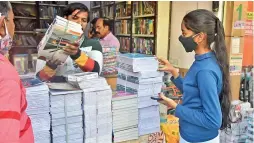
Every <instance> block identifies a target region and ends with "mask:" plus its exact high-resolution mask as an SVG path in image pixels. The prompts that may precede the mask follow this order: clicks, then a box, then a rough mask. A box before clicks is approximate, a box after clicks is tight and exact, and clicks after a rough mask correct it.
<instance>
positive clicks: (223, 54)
mask: <svg viewBox="0 0 254 143" xmlns="http://www.w3.org/2000/svg"><path fill="white" fill-rule="evenodd" d="M216 33H217V34H216V36H215V45H214V49H213V50H214V52H215V55H216V57H217V61H218V64H219V65H220V68H221V71H222V77H223V87H222V91H221V94H220V104H221V111H222V125H221V129H224V128H227V127H228V124H229V123H230V119H229V111H230V100H229V97H230V96H231V90H230V79H229V78H230V77H229V57H228V52H227V48H226V44H225V33H224V28H223V26H222V23H221V22H220V20H219V19H218V18H217V17H216Z"/></svg>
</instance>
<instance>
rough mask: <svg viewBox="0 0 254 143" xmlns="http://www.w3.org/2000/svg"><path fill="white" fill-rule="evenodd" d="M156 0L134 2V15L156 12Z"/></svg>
mask: <svg viewBox="0 0 254 143" xmlns="http://www.w3.org/2000/svg"><path fill="white" fill-rule="evenodd" d="M155 6H156V2H155V1H150V2H149V1H135V2H133V11H134V16H140V15H147V14H154V13H155V11H154V10H155Z"/></svg>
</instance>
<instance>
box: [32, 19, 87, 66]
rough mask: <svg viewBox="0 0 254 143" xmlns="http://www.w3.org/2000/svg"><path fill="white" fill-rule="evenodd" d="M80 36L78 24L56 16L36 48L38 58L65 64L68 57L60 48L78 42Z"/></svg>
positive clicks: (80, 29)
mask: <svg viewBox="0 0 254 143" xmlns="http://www.w3.org/2000/svg"><path fill="white" fill-rule="evenodd" d="M82 34H83V31H82V27H81V25H80V24H78V23H75V22H72V21H69V20H67V19H65V18H63V17H60V16H56V18H55V19H54V21H53V22H52V24H51V25H50V27H49V28H48V30H47V31H46V33H45V36H44V37H43V39H42V40H41V42H40V43H39V45H38V47H37V49H38V56H39V57H44V58H45V59H47V60H53V61H55V60H56V59H57V60H58V61H62V62H65V61H66V59H67V58H68V56H69V55H68V54H66V53H65V52H64V50H62V48H63V47H65V46H66V44H68V43H75V42H77V41H79V40H80V38H81V36H82Z"/></svg>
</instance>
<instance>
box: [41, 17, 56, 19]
mask: <svg viewBox="0 0 254 143" xmlns="http://www.w3.org/2000/svg"><path fill="white" fill-rule="evenodd" d="M53 19H54V18H52V17H48V18H40V20H53Z"/></svg>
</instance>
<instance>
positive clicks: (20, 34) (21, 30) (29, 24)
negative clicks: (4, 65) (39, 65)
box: [9, 1, 68, 74]
mask: <svg viewBox="0 0 254 143" xmlns="http://www.w3.org/2000/svg"><path fill="white" fill-rule="evenodd" d="M67 4H68V2H67V1H22V2H21V1H11V5H12V7H13V12H14V23H15V32H14V40H13V45H12V49H11V50H10V52H9V59H10V61H11V62H12V64H13V65H14V66H15V67H16V68H17V70H18V72H19V74H26V73H27V72H35V64H34V62H35V63H36V59H37V48H36V47H37V45H38V43H39V42H40V40H41V38H42V37H43V36H44V33H45V31H46V29H47V28H48V27H49V25H50V24H51V23H52V21H53V19H54V18H55V16H56V15H62V10H63V8H64V7H66V5H67Z"/></svg>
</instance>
